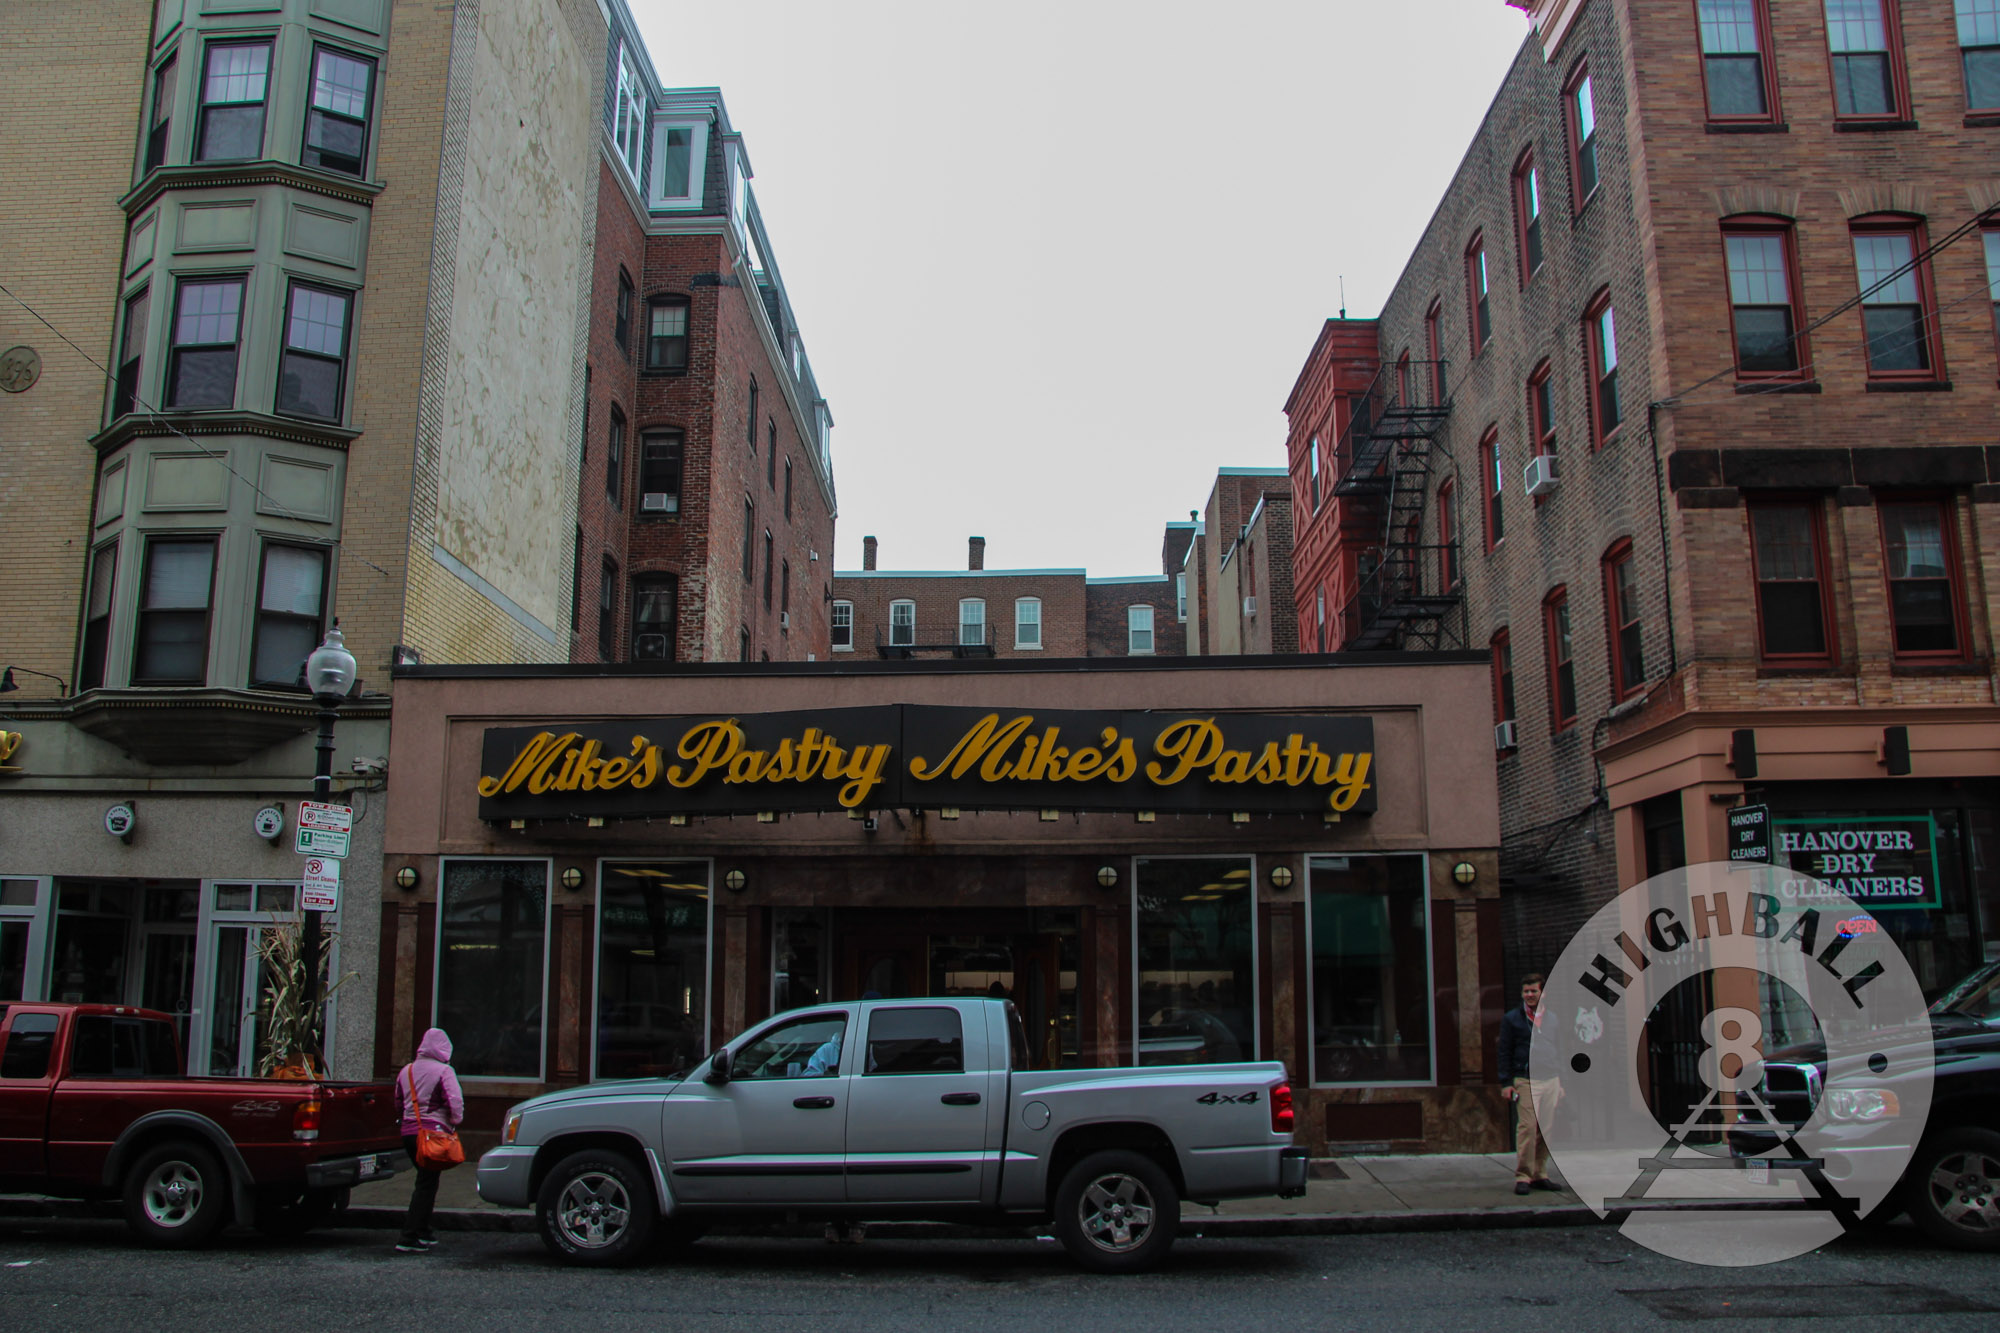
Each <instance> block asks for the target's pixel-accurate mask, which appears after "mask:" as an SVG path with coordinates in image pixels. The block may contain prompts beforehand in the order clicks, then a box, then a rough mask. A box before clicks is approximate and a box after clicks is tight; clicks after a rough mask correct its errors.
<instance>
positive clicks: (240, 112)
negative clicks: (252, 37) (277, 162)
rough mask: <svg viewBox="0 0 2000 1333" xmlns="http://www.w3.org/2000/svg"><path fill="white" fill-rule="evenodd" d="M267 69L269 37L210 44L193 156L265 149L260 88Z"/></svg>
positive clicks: (213, 157) (221, 158)
mask: <svg viewBox="0 0 2000 1333" xmlns="http://www.w3.org/2000/svg"><path fill="white" fill-rule="evenodd" d="M270 72H271V44H270V43H269V42H250V43H237V44H231V45H226V46H211V47H209V48H208V64H207V68H206V73H205V75H204V77H203V79H202V82H201V121H200V125H199V127H198V128H197V129H196V131H195V154H194V160H195V161H197V162H225V161H230V160H234V159H242V158H255V157H261V156H263V153H264V94H265V91H266V88H267V86H268V84H269V80H270Z"/></svg>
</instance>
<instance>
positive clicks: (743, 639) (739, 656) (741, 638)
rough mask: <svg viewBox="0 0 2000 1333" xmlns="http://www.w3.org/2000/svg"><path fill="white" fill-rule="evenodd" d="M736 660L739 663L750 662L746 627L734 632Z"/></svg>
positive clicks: (748, 630) (747, 629) (747, 628)
mask: <svg viewBox="0 0 2000 1333" xmlns="http://www.w3.org/2000/svg"><path fill="white" fill-rule="evenodd" d="M736 660H737V661H739V662H747V661H749V660H750V629H749V627H748V626H744V627H742V628H739V629H738V630H737V631H736Z"/></svg>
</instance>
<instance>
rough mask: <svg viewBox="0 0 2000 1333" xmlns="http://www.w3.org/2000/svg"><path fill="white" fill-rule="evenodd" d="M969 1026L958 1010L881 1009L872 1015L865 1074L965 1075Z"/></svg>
mask: <svg viewBox="0 0 2000 1333" xmlns="http://www.w3.org/2000/svg"><path fill="white" fill-rule="evenodd" d="M964 1072H965V1029H964V1027H963V1025H962V1024H961V1023H960V1021H959V1017H958V1010H956V1009H877V1010H876V1011H875V1012H873V1013H872V1014H870V1015H869V1016H868V1058H867V1060H866V1061H865V1062H864V1063H863V1064H862V1067H861V1073H862V1075H863V1076H864V1077H866V1076H867V1075H869V1074H962V1073H964Z"/></svg>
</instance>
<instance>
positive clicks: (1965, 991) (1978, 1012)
mask: <svg viewBox="0 0 2000 1333" xmlns="http://www.w3.org/2000/svg"><path fill="white" fill-rule="evenodd" d="M1931 1012H1932V1013H1934V1014H1964V1015H1965V1016H1966V1017H1967V1018H1977V1019H1981V1020H1984V1021H1986V1022H1992V1021H1993V1020H1995V1019H2000V963H1989V964H1987V965H1986V966H1985V967H1982V968H1980V969H1979V970H1978V971H1977V972H1974V973H1973V974H1972V975H1971V976H1969V977H1967V978H1966V979H1965V980H1963V981H1961V982H1959V983H1958V984H1957V985H1956V986H1953V987H1952V988H1951V989H1950V990H1948V991H1946V992H1945V993H1944V996H1943V998H1941V999H1940V1000H1939V1001H1938V1002H1937V1003H1936V1004H1934V1005H1932V1006H1931Z"/></svg>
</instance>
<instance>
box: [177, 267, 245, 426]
mask: <svg viewBox="0 0 2000 1333" xmlns="http://www.w3.org/2000/svg"><path fill="white" fill-rule="evenodd" d="M242 312H243V279H241V278H218V279H208V280H202V281H187V282H183V283H181V286H180V293H179V299H178V302H177V304H176V305H175V307H174V341H173V349H172V352H171V353H170V359H169V361H168V365H167V406H168V407H179V408H188V407H234V406H235V405H236V339H237V334H238V329H239V321H240V319H241V316H242Z"/></svg>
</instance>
